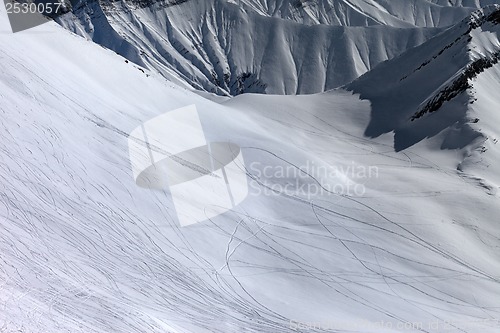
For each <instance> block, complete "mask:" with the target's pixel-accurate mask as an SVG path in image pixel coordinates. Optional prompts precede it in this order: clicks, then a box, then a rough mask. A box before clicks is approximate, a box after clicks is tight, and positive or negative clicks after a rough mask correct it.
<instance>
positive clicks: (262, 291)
mask: <svg viewBox="0 0 500 333" xmlns="http://www.w3.org/2000/svg"><path fill="white" fill-rule="evenodd" d="M0 15H1V18H0V29H1V31H0V169H1V172H0V331H2V332H30V333H31V332H51V333H56V332H72V333H73V332H85V333H88V332H106V333H109V332H127V333H131V332H195V333H198V332H223V333H226V332H227V333H230V332H235V333H236V332H238V333H239V332H269V333H275V332H297V331H298V332H320V331H335V329H337V330H338V331H341V332H343V331H344V332H345V331H349V332H385V333H389V332H422V331H424V332H440V333H444V332H471V333H474V332H485V333H490V332H491V333H493V332H498V328H499V319H500V317H499V316H500V300H499V298H498V297H495V296H496V295H498V294H500V283H499V280H500V258H499V255H498V250H499V247H500V228H499V225H498V216H499V215H500V205H499V197H498V194H497V193H496V192H495V191H494V190H495V188H498V184H499V183H498V179H497V178H496V177H498V172H495V170H497V171H498V167H497V166H496V164H495V163H498V161H499V159H498V156H499V155H498V145H497V144H495V143H494V139H495V138H497V137H498V128H497V126H495V124H497V123H498V121H499V119H498V112H497V111H498V94H497V93H496V92H497V91H498V81H499V80H498V79H499V76H500V68H499V67H498V65H495V66H493V67H491V68H490V69H488V70H487V71H484V72H483V73H481V74H480V75H479V76H478V77H477V79H476V81H475V82H474V85H473V87H474V89H475V90H476V91H477V94H476V96H477V99H478V101H477V102H476V103H474V104H472V105H468V106H464V108H463V112H464V113H465V114H466V116H465V117H471V115H474V114H477V117H478V118H481V120H480V122H479V123H477V124H476V125H478V126H479V125H481V130H482V131H483V132H484V134H485V136H487V137H488V138H490V139H489V140H488V142H487V143H486V145H487V148H488V149H489V150H488V151H487V152H485V153H484V154H481V155H478V156H480V158H479V157H478V158H479V160H478V162H477V163H474V165H472V166H470V167H469V166H464V168H463V170H462V171H461V170H458V169H457V168H459V164H460V163H463V162H464V156H463V154H465V153H466V152H467V150H468V149H469V150H474V149H476V147H477V145H476V142H469V143H468V144H467V145H466V146H465V147H461V148H456V149H441V145H442V142H443V135H441V134H448V132H446V131H447V129H448V126H447V127H446V128H444V130H445V132H439V133H438V135H436V136H433V137H431V138H422V140H416V141H415V142H413V144H412V145H410V146H408V147H406V148H405V149H404V150H402V151H398V152H396V151H395V149H394V134H393V133H392V131H393V130H395V129H396V127H392V128H389V127H388V128H385V127H383V128H382V129H384V131H381V133H377V135H373V133H368V136H366V134H367V133H366V130H367V128H369V125H370V123H371V122H372V121H373V118H372V116H373V115H372V112H373V111H374V108H375V107H376V105H375V102H376V98H377V97H378V98H381V97H380V96H382V97H383V98H387V97H386V95H384V94H385V93H386V90H385V89H394V93H404V94H406V95H405V96H411V95H412V94H413V93H415V92H419V94H416V96H415V97H414V99H412V100H411V101H412V103H413V104H408V105H406V106H407V109H404V115H406V114H411V113H410V111H411V110H410V106H412V105H413V106H414V109H413V111H416V109H417V107H418V105H419V104H420V103H421V102H422V101H423V99H425V98H427V97H428V96H429V95H430V94H432V92H433V91H434V90H435V89H437V88H438V87H439V86H440V85H441V84H443V83H445V82H444V81H445V79H446V78H448V79H449V78H450V77H452V75H453V74H455V73H456V72H457V71H458V69H460V68H463V65H467V64H468V63H469V62H470V61H472V60H471V59H470V57H469V56H470V54H469V53H468V52H459V51H460V50H464V48H465V49H466V48H467V46H468V45H469V44H467V43H464V44H463V45H460V47H459V46H456V47H452V48H450V49H449V51H446V52H445V53H443V57H442V58H437V60H436V61H437V62H436V64H438V65H429V66H436V67H435V68H438V69H439V70H437V69H436V70H435V71H434V72H435V73H438V74H439V75H437V78H436V80H435V81H432V80H430V79H429V81H430V82H428V83H429V85H428V86H427V87H428V89H427V90H430V91H426V90H425V89H423V90H419V89H420V88H421V86H419V85H418V84H419V83H420V82H423V81H422V80H423V79H422V78H420V77H419V76H418V74H415V75H417V76H415V75H410V76H408V80H403V82H402V83H401V82H399V81H398V82H396V81H394V80H396V79H397V80H399V79H400V74H402V73H404V74H405V75H406V74H411V70H412V69H414V68H413V67H415V66H419V65H420V64H421V63H422V62H423V61H425V60H427V58H428V57H430V56H432V55H433V54H434V53H435V51H437V52H439V50H440V49H438V48H437V46H438V45H440V46H444V45H446V42H449V38H450V36H453V37H455V35H454V33H455V31H458V30H459V29H460V26H459V27H458V28H455V29H456V30H450V31H451V32H448V33H444V34H442V35H440V36H438V37H436V38H435V39H433V40H431V41H429V42H428V43H426V44H424V45H422V46H421V48H420V49H419V50H420V51H418V52H416V53H415V52H414V53H407V54H405V55H403V56H402V57H401V58H398V59H396V60H394V61H392V62H390V63H386V64H384V65H382V66H379V67H378V68H379V69H377V70H376V71H374V72H373V74H372V75H373V77H375V78H376V79H373V80H372V79H371V78H372V76H370V74H368V75H366V76H364V77H362V78H361V79H359V81H357V82H355V83H354V85H353V86H352V87H350V89H354V90H356V89H359V90H360V91H362V95H361V97H362V98H363V99H360V96H358V95H356V94H352V93H351V92H349V91H344V90H334V91H330V92H327V93H323V94H315V95H307V96H267V95H252V94H245V95H241V96H238V97H235V98H232V99H230V100H228V101H225V102H222V103H215V102H213V101H210V100H208V99H205V98H203V97H201V96H199V95H197V94H195V93H193V92H191V91H190V90H188V89H185V88H182V87H180V86H177V85H175V84H173V83H171V82H168V81H165V80H164V78H163V76H162V75H160V74H158V73H156V72H153V71H149V70H145V69H143V68H140V67H138V66H137V65H135V64H133V63H131V62H128V63H127V62H126V61H125V58H122V57H120V56H118V55H116V54H115V53H114V52H112V51H110V50H106V49H104V48H101V47H99V46H97V45H95V44H94V43H92V42H90V41H87V40H84V39H83V38H80V37H78V36H76V35H73V34H71V33H69V32H68V31H66V30H64V29H63V28H61V27H60V26H57V25H56V24H55V23H50V24H46V25H43V26H40V27H37V28H35V29H32V30H29V31H26V32H22V33H18V34H10V33H9V31H8V29H9V28H8V24H7V22H6V15H5V11H4V9H3V8H2V9H1V10H0ZM186 24H188V23H186ZM485 27H489V28H488V29H489V30H488V31H487V32H486V35H483V34H481V33H480V31H479V30H478V31H473V32H471V33H473V34H477V35H480V36H482V37H481V38H485V39H487V40H488V41H490V42H491V43H490V44H488V43H484V41H483V40H481V42H477V43H476V44H474V45H476V46H478V45H483V44H485V45H488V46H485V48H484V50H479V51H478V54H479V53H481V54H484V53H485V52H486V51H487V50H489V48H490V46H491V47H493V45H498V44H497V41H498V29H497V28H492V27H490V26H489V25H485V26H482V27H481V28H478V29H483V28H484V29H486V28H485ZM492 29H496V30H492ZM493 37H494V38H493ZM495 38H496V39H495ZM473 40H474V41H475V40H478V41H479V39H478V38H476V37H473ZM474 43H475V42H474ZM471 45H472V44H471ZM427 51H429V52H427ZM360 54H364V53H362V52H361V53H360ZM399 59H406V61H405V62H404V64H406V65H401V67H398V68H399V70H400V71H401V72H398V71H391V69H392V68H393V67H392V66H397V65H398V64H400V62H399V61H400V60H399ZM401 63H403V62H401ZM394 64H396V65H394ZM428 68H431V69H432V68H434V67H428ZM426 70H427V69H426ZM382 76H383V77H384V78H385V79H386V81H384V82H387V85H386V86H384V87H382V85H381V83H378V82H379V81H377V79H379V78H380V77H382ZM428 77H429V76H428ZM393 79H394V80H393ZM406 82H409V83H406ZM412 82H413V83H412ZM370 84H371V85H370ZM367 87H368V88H371V89H374V90H373V91H372V90H370V91H371V92H372V93H371V95H370V94H368V93H367V92H366V91H365V90H369V89H368V88H367ZM375 88H380V89H375ZM406 89H408V90H406ZM412 89H413V90H412ZM392 97H393V96H392ZM460 98H463V99H464V100H463V102H467V101H468V98H469V95H467V94H464V95H461V96H459V97H458V99H457V100H458V102H456V103H461V102H462V100H461V99H460ZM453 103H455V101H453V102H452V103H451V104H450V105H452V106H453V105H455V104H453ZM193 104H194V105H196V107H197V109H198V112H199V114H200V118H201V122H202V124H203V126H204V131H205V135H206V138H207V140H209V141H213V142H219V141H223V142H226V141H227V142H233V143H235V144H237V145H239V146H240V147H241V151H242V154H243V157H244V160H245V165H244V168H245V169H246V172H247V173H248V181H249V183H250V185H249V196H248V197H247V198H246V199H245V200H244V201H243V203H242V204H240V205H239V206H237V207H236V208H235V209H234V210H232V211H230V212H227V213H225V214H223V215H219V216H218V217H215V218H213V219H210V220H207V221H205V222H202V223H198V224H195V225H192V226H189V227H185V228H181V227H180V226H179V224H178V221H177V218H176V216H175V211H174V207H173V203H172V201H171V198H170V197H169V195H168V193H167V192H166V191H152V190H149V189H144V188H141V187H139V186H137V185H136V183H135V180H134V177H133V172H132V167H131V164H130V160H129V151H128V134H129V133H131V132H132V131H133V130H134V129H135V128H137V127H138V126H140V125H141V124H142V123H144V122H146V121H148V120H150V119H153V118H154V117H157V116H159V115H162V114H164V113H166V112H168V111H171V110H175V109H178V108H181V107H185V106H187V105H193ZM445 107H446V106H445ZM460 110H462V109H460ZM390 111H391V112H396V111H397V110H396V109H393V110H390ZM441 111H443V110H439V111H437V112H436V113H435V114H433V116H434V115H439V114H440V112H441ZM447 111H449V110H448V109H444V112H447ZM393 114H394V113H393ZM483 119H484V122H483ZM397 120H398V121H396V122H395V124H397V125H400V124H403V123H404V122H403V120H401V119H399V118H398V119H397ZM420 120H425V119H417V120H416V121H415V122H413V123H412V124H416V122H419V121H420ZM404 124H405V126H406V123H404ZM483 124H484V125H483ZM389 125H393V123H390V124H389ZM440 125H448V123H446V122H443V123H440ZM451 125H452V124H450V126H451ZM415 126H417V125H415ZM450 128H451V127H450ZM377 129H378V130H380V128H377ZM386 129H387V130H386ZM473 129H474V130H476V131H477V130H478V129H477V128H473ZM178 130H179V131H181V129H178ZM174 134H175V133H174ZM179 134H180V133H179ZM369 136H371V137H369ZM193 140H194V139H193ZM186 146H190V145H189V144H186ZM465 161H471V159H466V160H465ZM242 167H243V166H242ZM283 170H286V172H285V173H284V174H283V173H282V174H279V172H282V171H283ZM300 170H301V171H300ZM325 170H334V171H335V173H333V174H325V173H324V172H325ZM294 172H295V173H294ZM305 173H307V175H306V174H305ZM298 175H299V176H298ZM297 182H298V183H297ZM289 184H292V187H287V185H289ZM484 184H487V186H486V187H485V186H483V185H484ZM303 185H304V186H309V187H308V188H309V189H310V191H306V192H304V191H300V186H303ZM356 185H358V187H356ZM353 188H354V189H356V188H358V189H360V188H361V189H364V191H363V193H360V192H358V193H356V192H354V193H353V192H348V190H349V189H353ZM280 189H287V190H286V191H284V192H281V193H278V192H279V190H280ZM277 191H278V192H277ZM197 195H207V193H205V192H204V193H193V196H197ZM389 323H390V324H389ZM389 325H392V328H391V327H389Z"/></svg>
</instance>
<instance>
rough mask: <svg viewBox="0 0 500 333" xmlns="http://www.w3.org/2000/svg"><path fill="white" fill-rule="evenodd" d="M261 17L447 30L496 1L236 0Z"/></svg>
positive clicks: (334, 23)
mask: <svg viewBox="0 0 500 333" xmlns="http://www.w3.org/2000/svg"><path fill="white" fill-rule="evenodd" d="M232 2H234V3H238V4H239V5H241V6H243V8H245V9H248V10H254V11H256V12H257V13H259V14H260V15H265V16H273V17H280V18H283V19H288V20H293V21H295V22H301V23H305V24H328V25H342V26H369V25H387V26H394V27H402V28H403V27H404V28H407V27H410V26H411V27H446V26H450V25H452V24H454V23H456V22H457V21H459V20H461V19H462V18H464V17H465V16H467V15H468V14H470V13H471V12H472V11H473V10H474V9H477V8H481V7H484V6H486V5H491V4H494V3H497V1H496V0H481V1H478V0H466V1H460V0H458V1H449V0H415V1H412V2H411V3H408V2H405V1H397V0H396V1H394V0H392V1H391V0H363V1H353V0H307V1H306V0H275V1H263V0H233V1H232Z"/></svg>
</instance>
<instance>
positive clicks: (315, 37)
mask: <svg viewBox="0 0 500 333" xmlns="http://www.w3.org/2000/svg"><path fill="white" fill-rule="evenodd" d="M496 2H497V1H496V0H483V1H465V2H460V1H455V2H450V1H427V0H415V1H413V2H412V4H411V5H409V4H408V3H407V2H406V1H400V0H395V1H394V0H393V1H387V0H384V1H380V0H378V1H375V0H363V1H351V0H317V1H299V0H293V1H292V0H272V1H260V0H241V1H226V0H189V1H173V0H168V1H151V0H148V1H120V2H118V1H114V2H108V1H88V0H79V1H73V14H68V15H66V16H65V17H63V18H60V19H59V22H60V23H61V24H62V25H63V26H64V27H66V28H68V29H69V30H71V31H73V32H75V33H77V34H79V35H81V36H84V37H86V38H89V39H92V40H93V41H95V42H97V43H99V44H101V45H103V46H105V47H107V48H110V49H112V50H114V51H116V52H118V53H119V54H121V55H123V56H125V57H127V58H128V59H129V60H131V61H133V62H135V63H136V64H139V65H141V66H146V67H148V68H151V69H154V70H155V71H158V72H160V73H161V74H162V75H163V76H165V77H166V78H168V79H169V80H172V81H175V82H178V83H180V84H182V83H185V84H187V85H188V86H191V87H194V88H195V89H198V90H203V91H207V92H210V93H216V94H218V95H222V96H234V95H238V94H241V93H252V92H253V93H269V94H309V93H317V92H322V91H326V90H329V89H333V88H336V87H339V86H341V85H343V84H346V83H348V82H350V81H352V80H353V79H355V78H357V77H359V76H360V75H361V74H364V73H365V72H366V71H368V70H370V69H371V68H373V67H374V66H375V65H377V64H378V63H380V62H382V61H384V60H388V59H391V58H393V57H395V56H397V55H399V54H401V53H402V52H403V51H405V50H407V49H409V48H412V47H414V46H417V45H419V44H421V43H422V42H424V41H425V40H427V39H429V38H430V37H432V36H433V35H435V34H436V33H438V32H439V30H436V29H430V28H434V27H439V28H443V27H447V26H450V25H452V24H454V23H456V22H458V21H460V20H461V19H463V18H464V17H466V16H467V15H468V14H470V13H471V12H472V11H473V10H474V9H476V8H477V7H478V6H482V5H486V4H491V3H496ZM426 27H427V28H429V29H427V28H426Z"/></svg>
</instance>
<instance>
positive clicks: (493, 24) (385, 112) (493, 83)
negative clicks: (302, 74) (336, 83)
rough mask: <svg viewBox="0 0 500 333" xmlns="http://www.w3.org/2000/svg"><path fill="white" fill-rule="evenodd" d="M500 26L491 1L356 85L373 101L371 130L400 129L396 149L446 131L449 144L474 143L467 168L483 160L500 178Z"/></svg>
mask: <svg viewBox="0 0 500 333" xmlns="http://www.w3.org/2000/svg"><path fill="white" fill-rule="evenodd" d="M499 33H500V6H499V5H494V6H489V7H486V8H485V9H484V10H482V11H478V12H475V13H474V14H473V15H472V16H471V17H470V18H467V19H465V20H464V21H463V22H461V23H460V24H458V25H456V26H454V27H452V28H450V29H448V30H447V31H445V32H444V33H442V34H440V35H439V36H437V37H435V38H433V39H431V40H430V41H428V42H427V43H425V44H423V45H421V46H419V47H417V48H415V49H412V50H410V51H408V52H406V53H404V54H403V55H401V56H400V57H397V58H396V59H393V60H391V61H388V62H385V63H383V64H381V65H380V66H378V67H377V68H375V69H374V70H372V71H371V72H369V73H367V74H365V75H364V76H362V77H361V78H359V79H357V80H356V81H354V82H353V83H351V84H349V85H348V86H347V89H350V90H353V91H354V92H356V93H360V94H361V98H364V99H368V100H370V101H371V105H372V120H371V122H370V124H369V126H368V127H367V129H366V132H365V134H366V135H368V136H370V137H377V136H379V135H381V134H383V133H388V132H394V133H395V136H394V139H395V141H394V147H395V149H396V150H404V149H406V148H407V147H409V146H412V145H414V144H415V143H417V142H419V141H421V140H423V139H425V138H428V137H434V136H436V135H437V136H440V138H441V139H440V140H441V143H440V145H441V148H442V149H462V148H464V147H469V149H470V151H469V150H468V151H467V152H465V153H464V162H463V163H461V165H460V166H459V167H460V169H467V168H477V167H478V165H479V167H480V168H482V169H483V170H482V171H481V172H480V173H481V174H488V177H487V178H488V179H495V183H496V184H497V185H498V184H500V178H499V177H498V173H497V172H495V168H493V167H492V166H493V165H494V164H495V161H498V158H500V150H499V146H498V145H497V142H498V140H499V139H500V133H499V131H498V130H497V124H498V122H499V121H500V118H499V115H498V112H497V111H498V110H499V109H500V104H499V103H500V100H499V96H498V91H500V90H498V88H499V86H498V85H499V73H500V64H499V62H500V41H499ZM472 144H473V145H472ZM494 187H495V186H494Z"/></svg>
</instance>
